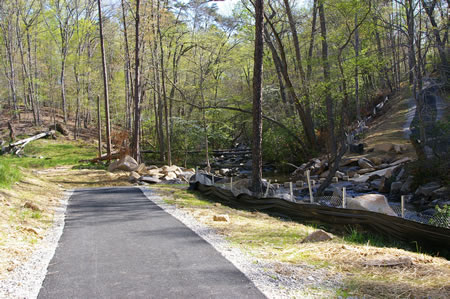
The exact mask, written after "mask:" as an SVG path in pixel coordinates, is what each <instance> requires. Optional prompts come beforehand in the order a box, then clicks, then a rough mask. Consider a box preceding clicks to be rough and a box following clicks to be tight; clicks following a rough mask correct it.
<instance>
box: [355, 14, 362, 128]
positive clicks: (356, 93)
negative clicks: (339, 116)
mask: <svg viewBox="0 0 450 299" xmlns="http://www.w3.org/2000/svg"><path fill="white" fill-rule="evenodd" d="M357 24H358V13H356V14H355V26H357ZM358 58H359V30H358V29H356V30H355V60H356V62H355V104H356V118H357V119H358V120H361V108H360V104H359V71H358Z"/></svg>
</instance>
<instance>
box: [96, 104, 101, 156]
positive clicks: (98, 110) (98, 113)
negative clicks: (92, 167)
mask: <svg viewBox="0 0 450 299" xmlns="http://www.w3.org/2000/svg"><path fill="white" fill-rule="evenodd" d="M97 118H98V122H97V124H98V125H97V126H98V157H99V158H100V157H101V156H102V116H101V113H100V96H97Z"/></svg>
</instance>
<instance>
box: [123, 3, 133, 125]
mask: <svg viewBox="0 0 450 299" xmlns="http://www.w3.org/2000/svg"><path fill="white" fill-rule="evenodd" d="M121 6H122V22H123V37H124V43H125V102H126V106H127V107H126V125H127V129H128V130H129V132H132V124H131V123H132V96H133V92H132V82H131V81H132V80H131V55H130V48H129V46H128V29H127V19H126V10H125V3H124V0H121Z"/></svg>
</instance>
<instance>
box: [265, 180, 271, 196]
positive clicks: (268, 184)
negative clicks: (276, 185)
mask: <svg viewBox="0 0 450 299" xmlns="http://www.w3.org/2000/svg"><path fill="white" fill-rule="evenodd" d="M269 188H270V180H269V182H268V183H267V189H266V193H264V197H267V195H268V194H269Z"/></svg>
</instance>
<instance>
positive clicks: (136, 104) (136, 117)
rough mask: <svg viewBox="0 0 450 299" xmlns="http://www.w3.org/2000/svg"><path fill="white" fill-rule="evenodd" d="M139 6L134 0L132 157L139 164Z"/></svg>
mask: <svg viewBox="0 0 450 299" xmlns="http://www.w3.org/2000/svg"><path fill="white" fill-rule="evenodd" d="M140 5H141V1H140V0H136V10H135V40H134V42H135V46H134V127H133V142H132V155H133V157H134V158H135V159H136V160H137V161H138V162H139V161H140V156H141V154H140V148H139V143H140V125H141V107H140V104H141V103H140V102H141V98H140V97H141V92H140V57H139V55H140V53H139V43H140V40H139V26H140V25H139V23H140V11H139V9H140Z"/></svg>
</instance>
